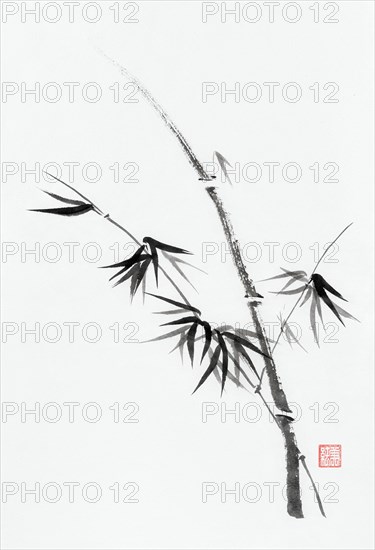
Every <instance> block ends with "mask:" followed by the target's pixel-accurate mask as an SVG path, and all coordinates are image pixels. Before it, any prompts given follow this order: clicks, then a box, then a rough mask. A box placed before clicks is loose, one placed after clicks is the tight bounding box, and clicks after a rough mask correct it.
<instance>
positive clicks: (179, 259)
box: [162, 251, 207, 275]
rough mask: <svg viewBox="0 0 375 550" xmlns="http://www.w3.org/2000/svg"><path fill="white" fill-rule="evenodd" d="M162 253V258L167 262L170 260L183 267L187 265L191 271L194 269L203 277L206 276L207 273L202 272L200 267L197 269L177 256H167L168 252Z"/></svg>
mask: <svg viewBox="0 0 375 550" xmlns="http://www.w3.org/2000/svg"><path fill="white" fill-rule="evenodd" d="M162 253H163V254H164V256H165V257H166V258H167V260H169V261H170V260H171V259H173V260H174V262H176V263H179V264H184V265H188V266H189V267H192V268H193V269H196V270H197V271H201V272H202V273H204V274H205V275H207V271H204V269H201V268H200V267H197V266H196V265H194V264H191V263H190V262H187V261H186V260H183V259H182V258H180V257H179V256H171V255H170V254H168V252H164V251H162Z"/></svg>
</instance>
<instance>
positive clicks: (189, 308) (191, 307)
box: [147, 292, 201, 315]
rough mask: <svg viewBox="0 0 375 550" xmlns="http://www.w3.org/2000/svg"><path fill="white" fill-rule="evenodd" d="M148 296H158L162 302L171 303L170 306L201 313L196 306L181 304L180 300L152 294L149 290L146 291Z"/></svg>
mask: <svg viewBox="0 0 375 550" xmlns="http://www.w3.org/2000/svg"><path fill="white" fill-rule="evenodd" d="M147 294H149V295H150V296H153V297H154V298H158V299H159V300H163V302H167V304H172V306H176V307H179V308H181V309H185V310H187V311H193V312H194V313H197V314H198V315H200V314H201V312H200V311H199V309H197V308H196V307H193V306H191V305H187V304H183V303H182V302H176V301H175V300H171V299H170V298H165V297H164V296H159V295H158V294H152V293H151V292H148V293H147Z"/></svg>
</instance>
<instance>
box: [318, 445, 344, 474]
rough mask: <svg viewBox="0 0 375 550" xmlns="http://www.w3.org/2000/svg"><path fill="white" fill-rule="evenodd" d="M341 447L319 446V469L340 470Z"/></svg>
mask: <svg viewBox="0 0 375 550" xmlns="http://www.w3.org/2000/svg"><path fill="white" fill-rule="evenodd" d="M341 463H342V461H341V445H319V468H341Z"/></svg>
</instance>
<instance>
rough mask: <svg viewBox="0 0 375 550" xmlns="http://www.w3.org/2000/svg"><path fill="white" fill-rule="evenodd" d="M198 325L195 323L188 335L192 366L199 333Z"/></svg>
mask: <svg viewBox="0 0 375 550" xmlns="http://www.w3.org/2000/svg"><path fill="white" fill-rule="evenodd" d="M197 328H198V323H193V324H192V325H191V327H190V328H189V331H188V333H187V348H188V352H189V356H190V361H191V366H193V362H194V344H195V335H196V333H197Z"/></svg>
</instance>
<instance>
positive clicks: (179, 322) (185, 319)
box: [160, 317, 199, 327]
mask: <svg viewBox="0 0 375 550" xmlns="http://www.w3.org/2000/svg"><path fill="white" fill-rule="evenodd" d="M197 321H199V319H197V317H183V318H182V319H176V320H175V321H170V322H169V323H163V324H162V325H160V326H161V327H166V326H168V325H186V324H187V323H196V322H197Z"/></svg>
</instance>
